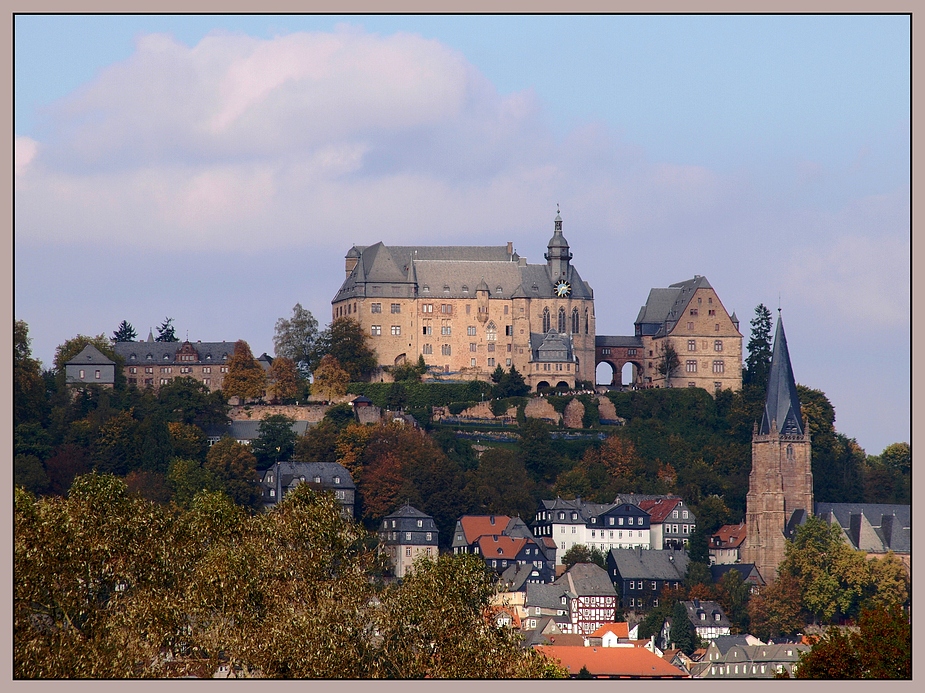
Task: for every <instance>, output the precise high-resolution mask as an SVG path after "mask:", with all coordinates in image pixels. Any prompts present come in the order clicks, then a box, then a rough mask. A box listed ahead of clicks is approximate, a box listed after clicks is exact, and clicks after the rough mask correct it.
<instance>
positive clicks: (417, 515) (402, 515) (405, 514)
mask: <svg viewBox="0 0 925 693" xmlns="http://www.w3.org/2000/svg"><path fill="white" fill-rule="evenodd" d="M425 518H426V519H428V520H433V518H432V517H431V516H430V515H428V514H426V513H422V512H421V511H420V510H418V509H417V508H414V507H412V506H410V505H408V504H407V503H406V504H405V505H403V506H401V507H400V508H399V509H398V510H396V511H395V512H393V513H389V514H388V515H386V516H385V517H384V518H382V519H383V520H398V519H413V520H417V519H425Z"/></svg>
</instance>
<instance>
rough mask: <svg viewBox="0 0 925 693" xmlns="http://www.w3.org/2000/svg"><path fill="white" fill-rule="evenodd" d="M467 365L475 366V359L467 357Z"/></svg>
mask: <svg viewBox="0 0 925 693" xmlns="http://www.w3.org/2000/svg"><path fill="white" fill-rule="evenodd" d="M469 365H470V366H472V367H473V368H475V359H469Z"/></svg>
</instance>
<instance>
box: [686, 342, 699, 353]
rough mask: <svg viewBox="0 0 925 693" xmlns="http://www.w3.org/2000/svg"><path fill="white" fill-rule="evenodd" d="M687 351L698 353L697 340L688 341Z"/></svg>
mask: <svg viewBox="0 0 925 693" xmlns="http://www.w3.org/2000/svg"><path fill="white" fill-rule="evenodd" d="M687 350H688V351H697V340H696V339H688V340H687Z"/></svg>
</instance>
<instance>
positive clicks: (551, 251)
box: [545, 210, 572, 295]
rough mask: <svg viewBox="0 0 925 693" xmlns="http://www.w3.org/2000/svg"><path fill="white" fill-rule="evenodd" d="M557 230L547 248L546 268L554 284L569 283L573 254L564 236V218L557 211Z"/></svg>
mask: <svg viewBox="0 0 925 693" xmlns="http://www.w3.org/2000/svg"><path fill="white" fill-rule="evenodd" d="M555 224H556V227H555V230H554V231H553V234H552V238H550V239H549V243H548V245H547V246H546V255H545V257H546V267H547V271H548V272H549V280H550V281H552V282H553V283H555V282H558V281H560V280H562V281H568V280H569V276H568V274H569V273H568V270H569V261H570V260H571V259H572V253H571V252H570V251H569V247H568V241H567V240H565V236H563V235H562V217H561V216H560V215H559V211H558V210H556V219H555ZM566 295H567V294H566Z"/></svg>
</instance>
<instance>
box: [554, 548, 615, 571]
mask: <svg viewBox="0 0 925 693" xmlns="http://www.w3.org/2000/svg"><path fill="white" fill-rule="evenodd" d="M562 563H563V565H565V567H566V568H571V567H572V566H573V565H575V564H576V563H593V564H594V565H596V566H598V567H600V568H603V569H604V570H607V557H606V556H605V555H604V553H603V552H602V551H601V550H600V549H599V548H597V547H593V548H591V549H588V547H587V546H585V545H584V544H575V546H573V547H572V548H570V549H569V550H568V551H566V552H565V553H564V554H563V555H562Z"/></svg>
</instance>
